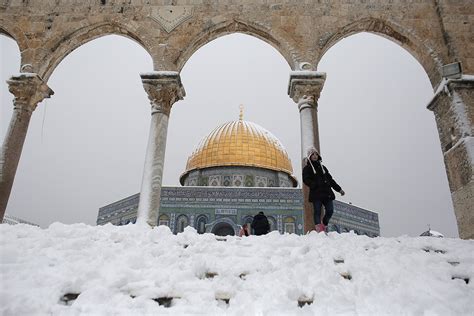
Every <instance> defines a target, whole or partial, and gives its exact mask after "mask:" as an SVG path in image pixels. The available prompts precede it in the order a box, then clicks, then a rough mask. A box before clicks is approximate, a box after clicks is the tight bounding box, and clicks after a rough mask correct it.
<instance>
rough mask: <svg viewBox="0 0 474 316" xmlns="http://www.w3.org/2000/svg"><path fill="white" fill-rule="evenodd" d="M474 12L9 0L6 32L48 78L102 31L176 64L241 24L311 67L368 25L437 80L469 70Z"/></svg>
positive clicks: (157, 61) (413, 4)
mask: <svg viewBox="0 0 474 316" xmlns="http://www.w3.org/2000/svg"><path fill="white" fill-rule="evenodd" d="M473 10H474V9H473V6H472V1H471V0H459V1H455V2H453V1H443V0H434V1H433V0H420V1H407V0H391V1H383V0H378V1H365V0H351V1H326V2H320V1H304V2H303V1H300V0H285V1H274V0H251V1H250V0H219V1H211V0H207V1H206V0H130V1H119V0H96V1H92V0H89V1H80V2H79V1H71V0H57V1H40V0H31V1H20V0H3V1H1V2H0V13H1V15H0V25H1V28H0V32H1V33H4V34H7V35H8V36H11V37H12V38H14V39H15V40H16V41H17V43H18V45H19V47H20V51H21V52H22V64H31V65H32V66H33V67H32V72H36V73H38V74H39V75H40V76H41V77H43V78H44V79H46V80H47V78H49V76H50V75H51V73H52V72H53V71H54V69H55V68H56V66H57V65H58V64H59V62H60V61H61V60H62V59H63V58H64V57H65V56H67V55H68V54H69V53H70V52H71V51H72V50H74V49H75V48H77V47H79V46H80V45H82V44H84V43H86V42H88V41H90V40H92V39H95V38H97V37H100V36H103V35H106V34H120V35H123V36H127V37H129V38H131V39H133V40H135V41H136V42H138V43H139V44H140V45H142V46H143V47H144V48H145V49H146V50H147V51H148V52H149V53H150V55H151V56H152V58H153V60H154V67H155V70H180V69H181V68H182V67H183V65H184V64H185V63H186V61H187V60H188V59H189V57H190V56H191V55H192V54H193V53H194V52H195V51H196V50H197V49H199V47H201V46H202V45H204V44H206V43H208V42H209V41H211V40H213V39H215V38H217V37H219V36H222V35H225V34H229V33H235V32H241V33H247V34H250V35H253V36H255V37H258V38H260V39H262V40H264V41H266V42H267V43H269V44H271V45H272V46H274V47H275V48H276V49H277V50H278V51H279V52H280V53H281V54H282V55H283V56H284V58H285V59H286V60H287V61H288V63H289V65H290V67H291V68H292V69H298V65H299V63H301V62H309V63H311V64H312V65H313V68H315V67H316V65H317V64H318V61H319V60H320V59H321V56H322V55H323V54H324V53H325V52H326V51H327V50H328V49H329V48H330V47H331V46H333V45H334V44H335V43H337V42H338V41H339V40H341V39H342V38H344V37H346V36H348V35H351V34H354V33H358V32H364V31H369V32H374V33H377V34H380V35H382V36H384V37H386V38H389V39H391V40H393V41H395V42H396V43H398V44H399V45H401V46H402V47H404V48H406V49H407V50H408V51H409V52H410V53H412V54H413V55H414V56H415V57H416V58H417V59H418V61H419V62H420V63H421V64H422V65H423V67H424V68H425V70H426V72H427V74H428V76H429V77H430V79H431V81H432V83H433V85H436V84H438V82H439V79H440V69H439V67H440V66H441V65H443V64H447V63H449V62H452V61H455V60H460V61H462V62H463V65H464V69H465V71H466V72H468V73H472V72H473V69H474V64H473V60H474V59H473V54H474V53H473V52H474V41H473V40H472V24H471V23H472V21H473V16H474V13H473Z"/></svg>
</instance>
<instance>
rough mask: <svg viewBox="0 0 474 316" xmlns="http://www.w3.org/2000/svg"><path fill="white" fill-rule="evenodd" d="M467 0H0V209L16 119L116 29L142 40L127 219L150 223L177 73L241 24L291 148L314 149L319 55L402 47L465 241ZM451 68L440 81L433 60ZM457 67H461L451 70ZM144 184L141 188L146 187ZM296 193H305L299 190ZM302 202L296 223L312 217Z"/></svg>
mask: <svg viewBox="0 0 474 316" xmlns="http://www.w3.org/2000/svg"><path fill="white" fill-rule="evenodd" d="M473 21H474V7H473V6H472V1H471V0H459V1H455V2H453V1H450V2H447V1H439V0H437V1H428V0H426V1H416V2H415V1H405V0H393V1H390V2H387V1H383V0H375V1H370V2H367V1H362V0H355V1H344V2H342V1H341V2H339V1H331V2H325V3H320V2H317V1H314V2H311V3H307V2H305V3H303V2H301V1H298V0H289V1H285V2H284V4H283V3H279V2H278V1H268V0H256V1H243V0H232V1H231V0H221V1H212V0H151V1H143V0H132V1H128V2H126V3H125V2H123V1H115V0H105V1H88V2H83V3H73V2H71V1H69V0H58V1H54V2H52V1H50V2H42V1H27V2H25V1H11V0H5V1H1V2H0V33H1V34H4V35H6V36H9V37H11V38H12V39H14V40H15V41H16V43H17V44H18V46H19V48H20V52H21V66H20V69H19V72H20V74H18V75H14V76H12V78H11V79H10V80H8V85H9V90H10V92H11V93H12V94H13V95H14V97H15V99H14V105H13V106H14V112H13V115H12V118H11V122H10V126H9V130H8V132H7V135H6V137H5V140H4V143H3V146H2V151H1V157H0V161H1V165H0V168H1V173H0V214H1V217H2V218H3V215H4V212H5V209H6V206H7V202H8V198H9V196H10V192H11V188H12V184H13V180H14V178H15V173H16V169H17V166H18V161H19V159H20V155H21V151H22V147H23V143H24V140H25V137H26V133H27V129H28V124H29V120H30V117H31V115H32V113H33V112H34V110H35V108H36V106H37V105H38V103H40V102H41V101H42V100H43V99H44V98H49V97H51V96H52V95H53V93H54V92H53V91H52V90H51V89H50V88H49V87H48V79H49V77H50V76H51V74H52V73H53V71H54V69H55V68H56V66H57V65H58V64H59V63H60V62H61V60H63V59H64V58H65V57H66V56H67V55H68V54H69V53H70V52H72V51H73V50H74V49H76V48H77V47H79V46H81V45H83V44H84V43H87V42H88V41H91V40H93V39H95V38H98V37H101V36H104V35H108V34H118V35H123V36H126V37H128V38H131V39H133V40H134V41H136V42H138V43H139V44H140V45H142V46H143V47H144V48H145V49H146V51H147V52H148V53H149V54H150V56H151V57H152V59H153V63H154V69H150V71H151V72H149V73H146V74H142V76H141V77H142V82H143V86H144V88H145V91H146V93H147V94H148V97H149V99H150V103H151V129H150V135H149V143H148V149H147V154H146V160H147V161H146V168H145V170H144V173H143V181H142V188H141V199H140V204H139V212H138V220H139V221H143V222H148V223H157V221H158V215H159V214H158V212H157V211H154V210H158V209H159V205H160V190H159V188H161V178H162V170H163V168H162V167H163V160H164V151H165V145H166V133H167V127H168V118H169V113H170V111H171V108H172V106H173V104H174V103H175V102H176V101H178V100H181V99H183V98H184V97H185V91H184V87H183V85H182V84H181V80H180V75H179V72H180V70H181V69H182V67H183V66H184V64H185V63H186V61H187V60H188V59H189V57H190V56H191V55H192V54H193V53H194V52H195V51H196V50H197V49H199V48H200V47H201V46H203V45H205V44H206V43H208V42H210V41H211V40H213V39H215V38H218V37H220V36H222V35H225V34H230V33H235V32H240V33H246V34H249V35H252V36H255V37H257V38H260V39H262V40H263V41H265V42H267V43H269V44H270V45H272V46H273V47H275V48H276V49H277V50H278V51H279V52H280V53H281V54H282V56H283V57H284V58H285V59H286V61H287V62H288V64H289V65H290V67H291V69H292V72H291V73H290V82H289V87H288V94H289V95H290V97H291V98H292V99H293V100H294V101H295V103H296V104H297V106H295V111H296V108H298V110H299V111H300V118H301V137H302V139H301V143H302V152H304V151H305V149H306V148H307V147H309V146H316V147H319V139H318V137H319V136H318V121H317V101H318V98H319V95H320V92H321V90H322V89H323V87H324V82H325V74H323V73H320V72H317V65H318V62H319V60H320V59H321V57H322V56H323V54H324V53H325V52H326V51H327V50H328V49H329V48H330V47H332V46H333V45H334V44H335V43H337V42H338V41H339V40H341V39H342V38H344V37H346V36H348V35H351V34H355V33H359V32H365V31H366V32H372V33H377V34H379V35H381V36H384V37H386V38H388V39H390V40H392V41H394V42H395V43H397V44H399V45H400V46H402V47H403V48H405V49H406V50H407V51H409V52H410V53H411V54H412V55H413V56H414V57H415V58H416V59H417V60H418V61H419V63H420V64H421V65H422V66H423V68H424V69H425V71H426V73H427V75H428V77H429V78H430V81H431V84H432V86H433V89H434V91H435V96H434V97H433V99H432V100H431V102H430V104H429V106H428V109H430V110H431V111H433V113H434V116H435V120H436V123H437V127H438V132H439V137H440V142H441V148H442V152H443V155H444V161H445V167H446V172H447V175H448V181H449V186H450V191H451V196H452V200H453V204H454V210H455V215H456V218H457V223H458V229H459V235H460V237H461V238H474V179H473V169H474V141H473V132H474V124H473V121H474V76H473V75H474V41H473V40H472V23H473ZM456 62H459V63H460V64H461V65H462V70H461V74H459V75H458V76H455V77H452V78H449V79H446V78H444V77H443V69H445V67H443V66H445V65H448V64H452V63H456ZM462 73H464V74H462ZM152 188H153V189H152ZM305 194H307V193H305ZM310 214H311V212H310V211H309V209H308V208H307V205H306V206H305V228H306V230H307V229H309V228H310V227H311V226H312V223H311V221H312V219H311V215H310Z"/></svg>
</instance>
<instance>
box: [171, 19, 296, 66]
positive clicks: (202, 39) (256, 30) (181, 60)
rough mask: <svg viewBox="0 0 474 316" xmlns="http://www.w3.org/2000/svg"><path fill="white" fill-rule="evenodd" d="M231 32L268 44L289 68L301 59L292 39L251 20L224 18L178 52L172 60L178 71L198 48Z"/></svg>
mask: <svg viewBox="0 0 474 316" xmlns="http://www.w3.org/2000/svg"><path fill="white" fill-rule="evenodd" d="M233 33H242V34H247V35H250V36H253V37H256V38H258V39H260V40H262V41H264V42H266V43H268V44H270V45H271V46H272V47H273V48H275V49H276V50H277V51H278V52H279V53H280V54H281V55H282V56H283V58H284V59H285V60H286V62H287V63H288V65H289V66H290V68H291V69H295V68H296V67H297V64H298V61H299V60H300V59H301V58H299V54H298V52H297V50H296V49H295V47H296V44H295V43H293V42H292V40H289V39H287V38H283V37H282V36H278V35H277V34H275V33H274V32H272V30H271V29H269V28H266V27H264V26H263V25H261V24H257V23H252V22H244V21H238V20H225V21H223V22H221V23H218V24H216V25H214V26H213V27H212V28H208V29H206V30H205V31H204V32H201V33H199V35H198V36H197V37H196V38H195V39H194V40H192V41H191V42H190V43H189V44H188V45H187V46H186V47H185V48H184V49H183V50H182V53H180V54H179V55H178V57H177V58H176V60H175V61H174V63H175V64H176V65H177V69H178V71H181V69H183V67H184V65H185V64H186V62H187V61H188V60H189V58H190V57H191V56H192V55H193V54H194V53H195V52H196V51H197V50H198V49H199V48H201V47H202V46H204V45H206V44H207V43H209V42H211V41H213V40H215V39H217V38H219V37H222V36H225V35H229V34H233Z"/></svg>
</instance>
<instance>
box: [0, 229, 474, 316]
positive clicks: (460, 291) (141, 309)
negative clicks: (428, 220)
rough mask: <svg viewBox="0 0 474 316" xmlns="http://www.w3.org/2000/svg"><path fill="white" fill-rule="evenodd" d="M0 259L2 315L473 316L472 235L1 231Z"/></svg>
mask: <svg viewBox="0 0 474 316" xmlns="http://www.w3.org/2000/svg"><path fill="white" fill-rule="evenodd" d="M219 239H223V240H219ZM0 254H1V261H0V281H1V282H0V314H1V315H4V316H7V315H15V316H16V315H157V314H160V315H183V314H186V315H189V314H192V315H197V314H198V315H224V314H225V315H473V314H474V308H473V302H474V280H473V278H474V241H473V240H460V239H452V238H433V237H415V238H413V237H407V236H402V237H398V238H368V237H366V236H357V235H354V234H352V233H348V234H337V233H329V235H327V236H326V235H324V234H316V233H314V232H313V233H311V234H309V235H305V236H297V235H294V234H291V235H290V234H285V235H280V234H279V233H277V232H272V233H270V234H268V235H265V236H250V237H242V238H240V237H226V238H216V236H214V235H212V234H203V235H199V234H197V233H196V231H195V230H194V229H193V228H191V227H188V228H186V229H185V232H184V233H181V234H178V235H173V234H171V232H170V230H169V229H168V228H167V227H165V226H159V227H156V228H154V229H150V228H148V227H147V226H146V225H138V224H136V225H127V226H121V227H119V226H112V225H110V224H108V225H105V226H99V227H95V226H87V225H85V224H74V225H64V224H60V223H54V224H52V225H51V226H50V227H49V228H47V229H41V228H39V227H34V226H29V225H24V224H18V225H6V224H2V225H0ZM341 275H346V276H348V275H350V276H351V279H350V280H349V279H346V278H344V277H342V276H341ZM453 278H454V279H453ZM464 279H466V280H467V279H469V282H468V283H466V282H465V280H464ZM68 293H73V294H80V295H79V296H78V297H77V299H76V300H71V301H69V302H68V304H66V303H65V302H62V301H61V297H63V296H64V295H65V294H68ZM164 297H168V298H174V299H173V300H172V301H171V306H170V307H165V306H164V305H159V304H158V303H157V302H156V301H154V300H153V299H158V298H164ZM227 299H228V300H229V302H228V304H226V302H225V300H227ZM298 300H300V301H304V300H313V303H312V304H310V305H308V304H307V305H304V306H303V307H299V306H298Z"/></svg>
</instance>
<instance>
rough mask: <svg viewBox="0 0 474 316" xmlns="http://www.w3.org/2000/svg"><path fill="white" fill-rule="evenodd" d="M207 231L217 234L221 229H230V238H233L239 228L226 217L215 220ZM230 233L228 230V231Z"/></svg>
mask: <svg viewBox="0 0 474 316" xmlns="http://www.w3.org/2000/svg"><path fill="white" fill-rule="evenodd" d="M210 226H211V227H210V229H209V231H210V232H211V233H213V234H215V233H216V232H218V231H219V230H220V229H221V228H229V227H230V228H232V230H233V234H230V235H231V236H235V235H237V234H238V230H239V227H238V226H237V225H236V224H235V223H234V221H233V220H231V219H230V218H227V217H222V218H219V219H217V220H216V221H215V222H214V223H212V224H210ZM229 231H230V230H229Z"/></svg>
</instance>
